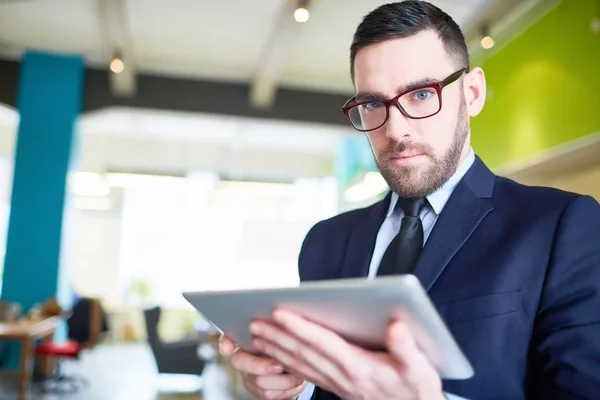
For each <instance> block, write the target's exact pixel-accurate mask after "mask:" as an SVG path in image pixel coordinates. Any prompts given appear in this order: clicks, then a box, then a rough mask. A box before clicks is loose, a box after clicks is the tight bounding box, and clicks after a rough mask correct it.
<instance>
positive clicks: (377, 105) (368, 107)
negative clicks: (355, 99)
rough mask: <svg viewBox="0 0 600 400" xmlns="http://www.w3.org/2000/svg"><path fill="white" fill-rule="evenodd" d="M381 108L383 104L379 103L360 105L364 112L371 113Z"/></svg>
mask: <svg viewBox="0 0 600 400" xmlns="http://www.w3.org/2000/svg"><path fill="white" fill-rule="evenodd" d="M382 106H383V103H382V102H380V101H371V102H369V103H365V104H363V105H362V108H363V109H364V110H366V111H372V110H376V109H378V108H381V107H382Z"/></svg>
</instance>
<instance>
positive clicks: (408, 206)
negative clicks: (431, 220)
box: [398, 197, 427, 217]
mask: <svg viewBox="0 0 600 400" xmlns="http://www.w3.org/2000/svg"><path fill="white" fill-rule="evenodd" d="M426 201H427V200H425V199H424V198H418V199H406V198H402V197H400V198H398V204H400V207H402V211H404V215H406V216H407V217H418V216H419V214H420V213H421V210H422V209H423V206H424V205H425V202H426Z"/></svg>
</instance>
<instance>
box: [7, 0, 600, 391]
mask: <svg viewBox="0 0 600 400" xmlns="http://www.w3.org/2000/svg"><path fill="white" fill-rule="evenodd" d="M384 3H385V1H380V0H343V1H342V0H310V1H306V0H304V1H303V0H260V1H248V0H222V1H208V0H169V1H166V0H0V253H1V255H2V257H1V258H0V261H2V265H1V266H0V268H1V270H0V271H2V273H1V274H0V277H1V278H2V279H3V282H2V286H1V290H2V293H1V296H2V300H3V301H4V302H6V303H8V304H13V305H14V304H19V307H20V308H21V309H22V311H21V314H23V315H30V311H31V309H36V306H37V307H42V308H43V305H44V302H46V301H48V299H51V298H55V299H57V302H58V303H59V304H60V306H61V307H62V309H63V311H61V312H60V313H58V314H57V315H56V316H55V317H54V318H56V324H55V325H54V323H53V325H52V327H50V328H48V329H49V330H48V333H47V334H46V335H45V336H44V335H41V334H40V335H37V334H34V333H31V334H29V333H28V334H27V335H29V336H27V335H25V336H19V335H21V333H20V332H21V331H19V332H18V334H17V333H14V332H13V334H12V336H11V335H7V336H2V334H1V332H2V329H0V338H4V339H5V340H4V342H6V343H4V342H3V343H4V344H3V346H2V347H1V348H2V353H1V354H2V355H1V359H2V370H3V371H4V374H3V376H5V378H3V379H4V380H1V379H0V382H3V383H2V385H1V387H2V388H3V390H4V391H5V395H6V396H8V397H7V398H11V397H10V396H14V398H24V397H22V396H25V395H26V394H24V393H30V394H31V393H33V394H32V396H37V397H34V398H41V399H45V398H50V397H45V396H47V395H46V394H43V393H39V392H41V390H39V386H40V385H39V381H40V379H41V378H40V379H36V378H35V376H36V374H37V375H42V376H47V374H44V373H43V371H42V372H40V371H41V369H44V368H42V367H39V365H38V364H39V363H38V362H36V363H33V362H31V363H29V364H27V365H25V366H24V361H23V357H24V354H25V356H27V357H31V358H33V359H38V358H41V356H42V355H43V354H41V353H40V354H37V356H38V357H33V355H34V354H33V353H32V354H29V355H27V352H25V351H24V348H25V346H26V344H25V343H28V342H27V341H28V340H29V338H31V340H32V343H35V345H37V343H38V340H39V339H40V337H42V336H44V337H48V336H49V337H51V338H53V339H54V341H56V342H59V343H60V342H61V339H62V340H63V341H64V338H65V337H66V330H67V329H68V324H67V322H66V321H67V320H68V317H69V316H72V315H74V310H75V307H74V306H75V305H76V304H79V302H80V301H81V299H82V298H85V299H88V298H92V299H97V300H99V302H100V304H101V308H102V310H103V313H102V314H101V315H104V316H105V317H106V321H105V322H106V330H103V329H100V332H101V333H102V340H101V341H100V343H99V344H98V346H93V348H92V349H89V350H86V351H83V352H81V354H80V353H78V357H77V358H75V357H72V358H74V359H73V360H71V361H70V362H67V363H65V369H64V370H63V371H66V374H67V375H70V374H72V373H75V372H77V373H80V374H83V375H84V377H85V380H86V381H87V385H83V386H82V387H81V388H79V389H78V390H77V391H75V392H74V393H64V392H63V393H61V394H59V395H58V396H59V397H58V398H70V399H79V398H81V399H86V400H89V399H110V400H115V399H121V398H123V399H125V398H127V399H136V400H137V399H140V400H144V399H153V398H190V399H195V398H204V399H208V400H210V399H227V398H243V397H244V396H245V393H244V390H243V388H241V387H239V382H237V381H236V379H235V377H233V376H232V375H231V374H229V373H228V372H227V368H226V366H225V365H224V363H223V362H222V360H219V359H218V357H216V356H215V355H214V351H213V352H211V349H213V350H214V345H215V343H216V342H215V337H216V336H215V332H214V331H212V330H211V329H210V327H209V326H207V325H206V323H205V322H204V321H202V319H201V318H199V316H198V315H197V313H196V312H195V311H194V310H193V309H191V308H190V307H189V306H188V304H187V303H186V302H185V301H184V300H183V298H182V297H181V292H182V291H184V290H213V289H232V288H243V287H267V286H282V285H295V284H297V282H298V277H297V256H298V252H299V249H300V246H301V244H302V240H303V238H304V235H305V234H306V233H307V231H308V229H310V227H311V226H312V225H313V224H314V223H316V222H317V221H319V220H322V219H325V218H328V217H330V216H333V215H335V214H337V213H339V212H342V211H345V210H349V209H352V208H357V207H362V206H364V205H366V204H370V203H372V202H374V201H376V200H377V199H379V198H381V196H382V195H383V194H384V193H385V191H386V189H387V187H386V185H385V182H383V180H382V178H381V176H380V175H379V174H378V172H377V170H376V167H375V165H374V162H373V159H372V153H371V150H370V148H369V146H368V143H367V142H366V139H365V137H364V136H363V135H361V134H358V133H357V132H355V131H353V129H352V128H351V126H349V124H348V123H347V121H346V120H345V119H344V116H343V115H342V113H341V110H340V109H341V106H342V105H343V104H344V102H345V101H346V100H347V99H348V98H349V97H351V96H352V95H353V88H352V84H351V81H350V76H349V62H348V59H349V45H350V42H351V39H352V35H353V32H354V30H355V28H356V26H357V25H358V23H359V22H360V20H361V18H362V17H363V16H364V15H365V14H366V13H368V12H369V11H370V10H372V9H374V8H375V7H377V6H379V5H381V4H384ZM433 3H434V4H436V5H438V6H439V7H441V8H442V9H444V10H445V11H446V12H448V13H449V14H450V15H451V16H452V17H453V18H454V19H455V20H456V21H457V22H458V23H459V24H460V25H461V27H462V29H463V31H464V33H465V36H466V38H467V41H468V44H469V49H470V52H471V58H472V66H481V67H483V69H484V71H485V72H486V78H487V84H488V99H487V103H486V107H485V108H484V111H483V112H482V114H481V115H480V116H478V117H477V118H475V119H473V120H472V135H473V136H472V137H473V147H474V149H475V151H476V152H477V154H478V155H479V156H480V157H481V158H482V159H483V161H484V162H486V163H487V164H488V165H489V166H490V167H491V168H492V169H493V170H494V171H495V172H496V173H498V174H500V175H504V176H507V177H510V178H513V179H516V180H518V181H520V182H523V183H527V184H535V185H545V186H554V187H558V188H561V189H565V190H569V191H575V192H579V193H585V194H590V195H592V196H595V197H596V198H597V199H600V184H599V183H600V157H598V154H600V112H599V111H598V110H600V94H599V89H600V75H599V74H598V71H600V57H599V56H598V55H599V54H600V1H599V0H434V1H433ZM47 304H48V303H46V305H47ZM157 310H158V311H160V315H159V316H158V317H157ZM28 313H29V314H28ZM64 313H70V314H69V315H68V316H65V314H64ZM7 318H8V317H7ZM14 318H17V317H14V316H13V319H14ZM157 318H158V319H157ZM86 321H87V319H86ZM151 321H157V322H156V323H157V325H156V326H154V328H156V329H154V328H153V326H152V325H153V324H152V323H151ZM0 328H1V327H0ZM6 329H8V328H6ZM11 329H12V328H11ZM153 329H154V330H153ZM11 332H12V331H11ZM154 333H157V336H155V335H154ZM36 335H37V336H36ZM38 336H39V337H38ZM23 338H25V339H23ZM159 338H160V339H159ZM15 341H16V342H18V341H20V343H21V344H20V345H18V344H16V342H15ZM164 342H168V343H170V344H173V342H175V345H173V346H171V347H169V346H167V345H165V344H164ZM178 346H179V347H178ZM186 346H187V347H186ZM177 349H179V350H177ZM181 349H184V350H181ZM185 349H187V350H185ZM54 350H56V349H54ZM177 351H183V352H184V353H185V354H186V355H183V354H184V353H176V352H177ZM34 353H35V351H34ZM38 353H39V352H38ZM190 354H191V356H190ZM54 355H56V354H54ZM173 360H175V361H173ZM182 360H187V361H185V362H184V361H182ZM186 363H187V365H185V366H182V364H186ZM46 369H48V368H46ZM32 370H33V372H31V371H32ZM48 370H52V368H49V369H48ZM159 372H161V373H162V372H165V373H166V375H169V376H170V373H171V372H175V373H176V374H177V375H180V374H184V375H189V376H190V377H192V378H194V379H196V377H200V379H199V380H198V382H195V381H194V382H191V383H190V385H188V386H190V389H189V390H187V391H186V390H182V389H183V388H185V387H187V386H186V384H187V383H182V381H177V382H171V383H172V384H171V388H169V389H164V388H162V387H161V386H160V385H161V384H162V383H161V382H165V381H166V380H167V381H168V380H169V379H170V378H168V377H164V376H162V375H163V374H160V376H159ZM30 373H31V374H32V376H33V380H32V379H29V378H27V379H26V378H24V377H26V376H29V375H30ZM32 382H33V383H32ZM63 383H64V382H63ZM196 384H197V386H198V387H196ZM182 391H183V392H185V393H181V392H182ZM52 398H56V397H52Z"/></svg>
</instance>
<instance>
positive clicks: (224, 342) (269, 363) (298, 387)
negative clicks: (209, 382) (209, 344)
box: [219, 336, 306, 400]
mask: <svg viewBox="0 0 600 400" xmlns="http://www.w3.org/2000/svg"><path fill="white" fill-rule="evenodd" d="M219 352H220V353H221V355H222V356H224V357H231V358H230V364H231V367H232V368H233V369H235V370H236V371H239V372H240V373H241V375H242V380H243V382H244V387H245V388H246V389H247V390H248V391H249V392H250V393H251V394H252V395H254V396H256V397H258V398H260V399H265V400H288V399H295V398H296V397H297V396H298V395H299V394H300V392H302V390H303V389H304V387H305V386H306V382H305V381H304V380H302V379H300V378H297V377H296V376H294V375H291V374H288V373H285V372H284V371H283V369H284V368H283V365H281V363H278V362H276V361H274V360H273V359H271V358H266V357H258V356H255V355H252V354H250V353H248V352H245V351H243V350H240V349H238V348H237V347H236V345H235V343H234V342H233V341H232V340H231V339H230V338H228V337H226V336H222V337H221V339H220V340H219Z"/></svg>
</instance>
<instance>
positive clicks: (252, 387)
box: [243, 379, 304, 400]
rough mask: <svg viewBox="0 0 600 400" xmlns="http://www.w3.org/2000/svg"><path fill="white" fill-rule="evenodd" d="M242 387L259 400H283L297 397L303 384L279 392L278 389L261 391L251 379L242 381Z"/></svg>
mask: <svg viewBox="0 0 600 400" xmlns="http://www.w3.org/2000/svg"><path fill="white" fill-rule="evenodd" d="M243 383H244V387H245V388H246V389H247V390H248V391H249V392H250V393H251V394H253V395H254V396H256V397H258V398H260V399H266V400H285V399H290V398H294V397H295V396H297V395H298V394H299V393H300V392H301V391H302V390H303V389H304V384H302V385H300V386H298V387H295V388H292V389H288V390H279V389H263V388H260V387H258V386H257V385H256V383H255V382H254V381H253V380H251V379H244V380H243Z"/></svg>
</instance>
